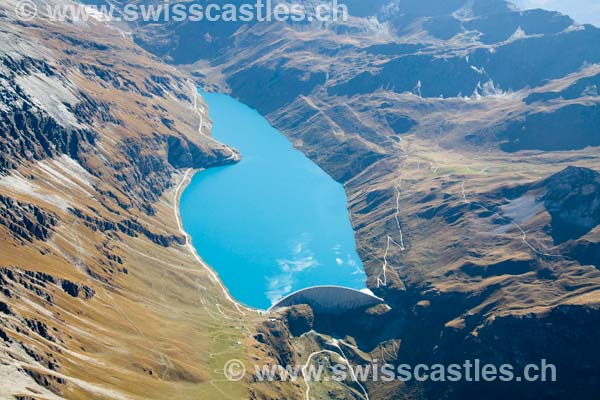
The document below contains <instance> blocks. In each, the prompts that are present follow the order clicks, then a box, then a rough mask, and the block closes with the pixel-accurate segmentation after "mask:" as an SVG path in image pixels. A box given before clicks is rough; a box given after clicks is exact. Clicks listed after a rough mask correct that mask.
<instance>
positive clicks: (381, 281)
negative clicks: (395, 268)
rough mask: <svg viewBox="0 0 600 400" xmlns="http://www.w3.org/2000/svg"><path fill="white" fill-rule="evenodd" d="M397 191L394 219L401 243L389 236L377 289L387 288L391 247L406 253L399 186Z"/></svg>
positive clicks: (396, 187)
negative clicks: (401, 222) (393, 246)
mask: <svg viewBox="0 0 600 400" xmlns="http://www.w3.org/2000/svg"><path fill="white" fill-rule="evenodd" d="M394 189H395V191H396V211H395V213H394V219H395V220H396V226H397V227H398V233H399V235H400V243H398V242H397V241H395V240H394V239H393V238H392V236H390V235H387V244H386V247H385V253H384V255H383V264H382V266H381V274H379V276H378V277H377V287H378V288H380V287H382V286H383V287H385V286H387V283H388V280H387V268H388V260H387V257H388V254H389V251H390V247H391V245H392V244H394V245H396V246H397V247H399V248H400V251H406V246H405V245H404V232H403V231H402V224H400V188H399V186H398V185H396V186H394Z"/></svg>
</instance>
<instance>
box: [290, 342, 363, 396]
mask: <svg viewBox="0 0 600 400" xmlns="http://www.w3.org/2000/svg"><path fill="white" fill-rule="evenodd" d="M311 333H312V334H313V335H315V336H320V337H322V338H324V339H327V338H325V337H324V336H323V335H321V334H320V333H317V332H314V331H311V332H308V333H305V334H303V335H302V336H306V335H307V334H311ZM340 341H341V342H342V343H344V344H345V345H347V346H349V347H354V348H356V347H355V346H351V345H349V344H347V343H345V342H344V341H342V340H339V339H331V340H327V344H329V345H331V346H333V347H335V348H336V349H338V350H339V351H340V353H336V352H335V351H332V350H319V351H315V352H313V353H311V354H310V355H309V356H308V358H307V359H306V363H305V364H304V365H303V366H302V369H301V371H302V378H303V379H304V383H305V385H306V392H305V394H306V400H311V398H310V379H309V377H308V375H307V369H308V368H309V366H310V362H311V360H312V359H313V357H315V356H317V355H319V354H329V355H336V356H338V357H342V358H343V359H344V361H345V362H346V365H348V370H349V371H350V376H351V377H352V381H353V382H355V383H356V384H357V385H358V386H360V388H361V389H362V391H363V394H364V396H363V395H361V397H362V398H364V399H366V400H369V393H368V392H367V390H366V389H365V387H364V386H363V385H362V384H361V383H360V381H359V380H358V377H357V376H356V374H355V372H354V369H353V368H352V364H351V363H350V360H348V357H346V354H345V353H344V350H342V348H341V347H340V345H339V342H340Z"/></svg>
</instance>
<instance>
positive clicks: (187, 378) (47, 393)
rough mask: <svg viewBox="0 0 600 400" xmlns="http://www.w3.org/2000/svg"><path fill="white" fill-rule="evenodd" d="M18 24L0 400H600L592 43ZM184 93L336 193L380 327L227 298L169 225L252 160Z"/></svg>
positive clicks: (518, 28) (366, 31) (1, 12)
mask: <svg viewBox="0 0 600 400" xmlns="http://www.w3.org/2000/svg"><path fill="white" fill-rule="evenodd" d="M52 1H56V2H58V0H51V1H50V2H52ZM47 2H48V1H47ZM178 2H179V1H171V4H173V5H174V4H177V3H178ZM243 2H249V1H248V0H244V1H243ZM16 3H17V1H16V0H2V1H1V2H0V37H1V39H2V40H1V41H0V60H1V63H0V126H1V128H0V143H1V145H2V148H1V149H2V151H1V152H0V173H1V176H0V235H1V236H2V242H1V243H0V289H1V293H0V378H1V379H0V397H2V398H8V399H13V398H15V399H60V398H64V399H96V398H97V399H105V398H111V399H112V398H114V399H207V400H211V399H247V398H249V399H306V398H309V396H310V398H311V399H312V398H315V399H361V398H366V399H471V398H489V399H496V398H498V399H500V398H503V399H504V398H507V397H508V396H511V397H513V398H519V399H539V398H543V399H569V398H583V399H593V398H596V397H597V393H598V391H599V390H600V380H599V379H598V373H597V371H598V367H600V366H599V361H600V347H599V346H598V345H597V343H595V336H596V334H597V332H598V331H599V330H600V272H599V271H598V266H599V265H600V152H599V151H598V146H600V47H599V46H598V44H599V43H600V29H599V28H596V27H595V26H592V25H579V24H577V23H575V22H574V21H573V20H572V19H571V18H570V17H568V16H565V15H562V14H559V13H557V12H550V11H544V10H530V11H520V10H519V9H517V8H516V6H514V5H512V4H511V3H508V2H505V1H503V0H419V1H416V0H370V1H367V0H346V1H345V3H346V4H347V6H348V7H349V12H350V18H349V20H348V21H346V22H342V21H338V22H330V23H316V22H313V23H291V22H289V23H284V22H275V21H273V22H253V23H241V22H240V23H233V22H212V23H208V22H206V21H201V22H190V21H183V22H176V21H171V22H163V23H137V24H135V25H124V24H122V23H116V22H113V21H107V20H104V19H101V18H99V19H94V18H91V19H90V20H89V21H87V22H85V23H84V22H78V21H72V22H57V21H55V20H52V19H51V18H49V17H48V16H45V15H39V16H38V17H37V18H35V19H33V20H31V21H29V22H24V21H20V20H19V19H18V18H17V17H16V16H15V11H14V10H15V5H16ZM58 3H65V2H64V1H62V2H58ZM86 3H87V4H95V3H96V2H95V1H89V0H86ZM103 3H104V2H103ZM139 3H144V4H158V0H144V1H141V0H140V1H139ZM216 3H225V1H224V0H219V1H216ZM304 3H314V2H313V1H308V0H306V1H304ZM98 4H100V0H99V1H98ZM110 4H113V5H114V6H116V7H124V6H125V5H126V2H125V1H122V0H114V1H113V0H111V1H110ZM198 87H202V88H203V89H204V90H206V91H216V92H221V93H227V94H229V95H231V96H232V97H235V98H236V99H238V100H240V101H241V102H242V103H244V104H246V105H248V106H250V107H252V108H254V109H256V110H257V111H258V112H259V113H260V114H262V115H263V116H264V117H265V118H267V119H268V121H269V122H270V123H271V124H272V125H273V126H274V127H275V128H277V129H278V130H279V131H281V132H282V133H283V134H285V135H286V136H287V138H288V139H289V140H290V141H291V142H292V144H293V145H294V146H295V147H296V148H297V149H298V150H300V151H301V152H303V153H304V154H305V155H306V156H307V157H309V158H310V159H311V160H312V161H314V162H315V163H317V164H318V165H319V166H320V167H321V168H322V169H323V170H324V171H326V172H327V173H328V174H329V175H330V176H331V177H333V178H334V179H335V180H336V181H338V182H339V183H341V184H343V185H344V188H345V191H346V195H347V198H348V204H347V207H348V210H349V214H350V221H351V223H352V227H353V229H354V233H355V239H356V247H357V249H356V250H357V252H358V255H359V256H360V258H361V260H362V263H363V265H364V269H365V271H364V272H365V274H366V276H367V282H366V286H367V287H368V288H369V289H370V290H371V291H372V292H373V293H374V294H375V295H376V296H378V297H380V298H381V299H383V302H384V303H385V304H380V305H377V306H374V307H368V306H365V307H363V308H362V309H358V310H356V309H355V310H352V311H351V312H346V313H343V312H342V313H335V314H334V313H331V312H327V311H326V310H325V311H324V310H319V309H313V308H311V307H310V306H308V305H304V304H299V305H294V306H292V307H288V308H282V309H280V310H276V311H274V312H272V313H266V312H258V311H256V310H251V309H247V308H245V307H243V306H241V305H240V304H238V303H237V302H236V301H235V300H234V299H233V298H232V297H231V296H230V294H229V293H228V291H227V289H226V288H225V287H224V286H223V284H222V283H221V282H220V280H219V278H218V276H217V274H215V272H213V269H212V268H211V266H209V265H206V264H205V263H204V262H203V261H202V259H201V254H200V255H198V254H196V251H195V250H194V248H193V247H192V244H191V240H190V238H189V237H188V236H187V234H186V233H184V232H183V229H182V222H181V218H180V216H179V214H178V201H179V196H180V194H181V192H182V190H183V189H184V187H185V186H186V185H187V183H189V180H190V178H191V176H192V174H193V172H194V171H198V170H202V169H206V168H210V167H216V166H225V165H230V164H232V163H236V162H238V161H239V160H240V158H241V157H243V156H244V155H243V154H240V153H239V152H238V151H237V150H235V149H233V148H231V147H229V146H227V144H226V143H225V144H221V143H219V142H217V141H215V140H213V139H212V138H211V132H212V131H211V128H212V123H211V121H210V120H209V115H208V114H209V112H210V110H208V109H207V106H206V104H205V102H204V100H203V99H202V97H201V96H200V95H199V94H198V92H197V88H198ZM233 117H234V116H232V118H233ZM240 165H241V164H240ZM225 195H226V194H225ZM199 201H200V202H201V199H200V200H199ZM250 267H251V266H244V268H250ZM240 271H241V272H240V275H241V278H240V279H243V268H241V269H240ZM335 354H337V355H335ZM231 359H239V360H241V361H243V362H244V363H245V364H246V365H248V366H249V365H252V364H257V363H258V364H260V365H266V364H272V365H276V364H279V365H283V366H288V365H290V366H298V365H300V366H302V365H304V366H308V365H311V364H312V365H326V366H330V365H333V364H335V363H338V362H340V360H341V361H343V362H345V363H349V364H352V365H355V366H356V365H366V364H372V363H373V362H376V360H379V361H380V362H385V363H391V364H394V365H400V364H413V365H415V364H418V363H425V364H429V365H431V364H444V365H447V364H452V363H459V364H462V362H463V361H464V360H465V359H471V360H474V359H481V360H485V361H486V362H493V363H496V364H498V365H500V364H503V363H510V364H512V365H514V366H515V368H516V369H518V368H523V367H524V366H525V365H526V364H528V363H530V362H532V360H535V361H539V360H542V359H544V360H547V361H548V362H551V363H553V364H554V365H556V367H557V370H558V381H557V382H554V383H549V382H543V383H542V382H538V383H531V382H516V381H515V382H510V383H506V382H481V383H474V382H431V381H428V382H419V381H410V382H401V381H397V380H395V381H391V382H382V381H381V380H379V381H377V379H373V380H370V381H368V382H366V383H357V382H354V381H353V380H352V379H350V378H348V379H347V380H346V381H341V382H338V381H335V380H329V381H328V382H314V383H310V384H309V383H307V382H305V380H303V379H298V380H292V381H290V382H283V381H275V382H261V381H260V379H257V377H256V376H255V374H254V371H253V370H252V369H251V368H249V371H248V373H247V374H246V375H245V377H244V379H242V380H240V381H237V382H228V381H227V380H226V379H225V377H224V376H223V366H224V365H225V364H226V362H227V361H228V360H231Z"/></svg>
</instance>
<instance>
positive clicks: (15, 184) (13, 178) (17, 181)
mask: <svg viewBox="0 0 600 400" xmlns="http://www.w3.org/2000/svg"><path fill="white" fill-rule="evenodd" d="M0 187H4V188H6V189H8V190H10V191H11V192H15V193H19V194H22V195H25V196H30V197H33V198H35V199H37V200H40V201H41V202H44V203H46V204H51V205H53V206H55V207H58V208H60V209H61V210H63V211H67V210H68V208H69V203H68V202H66V201H65V200H64V199H63V198H61V197H58V196H56V195H54V194H51V193H46V192H44V191H43V190H42V189H41V188H40V187H39V186H38V185H36V184H35V183H33V182H32V181H31V180H29V179H25V178H24V177H23V176H21V175H20V174H17V173H14V174H11V175H7V176H3V177H2V178H0Z"/></svg>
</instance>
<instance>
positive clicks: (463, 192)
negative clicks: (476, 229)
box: [461, 181, 568, 258]
mask: <svg viewBox="0 0 600 400" xmlns="http://www.w3.org/2000/svg"><path fill="white" fill-rule="evenodd" d="M461 191H462V196H463V201H464V202H465V203H466V204H475V205H476V206H477V207H479V208H481V209H483V210H485V211H487V212H489V213H492V214H493V215H495V216H497V217H498V218H500V219H502V220H504V221H508V222H509V223H510V224H512V225H514V226H515V227H516V228H517V229H518V230H519V231H520V232H521V235H522V237H521V240H523V242H524V243H525V245H526V246H527V247H529V248H530V249H531V250H532V251H533V252H534V253H535V254H537V255H540V256H545V257H554V258H568V257H566V256H564V255H562V254H549V253H544V252H543V251H540V250H538V249H536V248H535V246H533V245H532V244H531V243H530V242H529V240H528V238H527V232H526V231H525V229H523V228H522V227H521V225H519V224H517V223H516V222H515V221H513V220H512V219H510V218H508V217H505V216H504V215H501V214H500V213H498V212H496V211H493V210H490V209H489V208H487V207H485V206H484V205H482V204H479V203H474V202H472V201H470V200H469V199H467V193H466V190H465V181H463V182H462V184H461ZM534 240H536V239H534ZM536 241H537V240H536ZM537 242H538V243H539V241H537ZM539 244H540V245H541V246H542V247H544V248H545V250H546V251H548V249H547V248H546V247H545V246H543V245H542V244H541V243H539Z"/></svg>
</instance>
